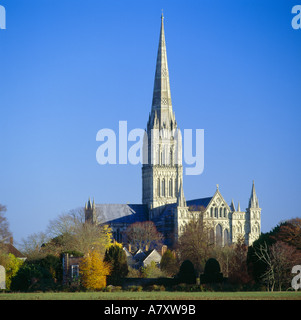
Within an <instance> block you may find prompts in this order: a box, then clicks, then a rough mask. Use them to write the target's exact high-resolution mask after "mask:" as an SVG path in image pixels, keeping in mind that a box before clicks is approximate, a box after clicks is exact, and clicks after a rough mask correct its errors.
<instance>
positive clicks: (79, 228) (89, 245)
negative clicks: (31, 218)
mask: <svg viewBox="0 0 301 320" xmlns="http://www.w3.org/2000/svg"><path fill="white" fill-rule="evenodd" d="M111 239H112V233H111V229H110V228H109V227H108V226H107V225H96V224H91V223H85V219H84V209H83V208H78V209H74V210H71V211H69V212H68V213H64V214H61V215H60V216H58V218H57V219H54V220H51V221H50V222H49V224H48V227H47V229H46V232H45V233H43V232H41V233H40V234H34V235H31V236H29V237H28V238H27V239H26V240H24V239H23V245H22V247H23V250H22V251H23V252H24V254H26V255H30V257H38V256H39V257H43V256H45V255H47V254H53V255H57V256H58V255H60V253H61V252H65V251H77V252H79V253H82V254H85V253H87V252H88V251H89V250H92V249H96V248H97V249H98V251H99V252H100V253H101V254H104V252H105V250H106V248H107V246H108V245H109V243H110V242H111Z"/></svg>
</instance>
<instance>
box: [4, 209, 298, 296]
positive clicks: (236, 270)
mask: <svg viewBox="0 0 301 320" xmlns="http://www.w3.org/2000/svg"><path fill="white" fill-rule="evenodd" d="M2 218H3V215H2ZM2 221H4V222H5V227H4V228H3V230H4V231H5V235H6V237H7V234H8V229H7V221H5V220H3V219H2ZM0 230H1V223H0ZM209 235H210V229H209V228H208V227H207V226H206V224H204V222H203V219H201V218H198V219H197V218H194V219H192V220H191V221H190V222H189V223H188V224H187V225H186V227H185V230H184V232H183V234H182V235H181V236H180V238H179V241H178V243H177V245H176V246H175V247H173V248H168V250H167V251H165V253H164V254H163V256H162V260H161V263H160V266H157V265H156V264H155V263H151V264H150V265H148V266H144V267H140V268H139V269H136V268H132V267H131V266H129V265H128V264H127V257H126V255H125V252H124V250H123V247H122V245H121V244H118V243H113V242H112V230H111V229H110V228H109V227H108V226H106V225H104V226H95V225H93V224H90V223H85V219H84V210H83V209H78V210H73V211H70V212H69V213H67V214H63V215H61V216H59V217H58V218H57V219H55V220H52V221H50V223H49V226H48V228H47V230H46V232H41V233H39V234H34V235H31V236H29V237H28V238H27V239H25V240H23V243H22V245H21V248H20V249H21V251H22V253H23V254H24V255H25V256H26V257H27V259H26V261H25V262H22V261H21V262H20V260H19V259H16V258H15V257H13V255H11V254H9V255H8V254H7V252H5V250H4V249H3V248H4V247H1V246H0V264H2V265H4V267H5V268H6V273H7V289H8V290H13V291H35V290H44V291H45V290H103V289H104V288H106V287H107V285H114V286H121V285H122V283H123V280H124V279H125V278H127V277H128V278H157V279H158V281H157V283H158V284H164V281H163V280H162V279H167V280H166V283H169V284H170V283H173V284H176V285H177V286H179V285H180V284H181V283H188V284H189V285H193V286H195V285H201V284H202V283H205V282H209V283H210V282H211V283H213V284H214V282H218V283H219V284H220V285H219V286H218V288H219V289H220V290H287V289H288V288H290V287H291V280H292V278H293V276H294V275H293V274H292V273H291V271H292V267H293V266H294V265H298V264H299V265H300V264H301V219H300V218H295V219H291V220H288V221H285V222H281V223H280V224H279V225H278V226H277V227H275V228H274V229H273V230H271V231H270V232H268V233H264V234H261V236H260V237H259V239H258V240H257V241H255V242H254V243H253V245H252V246H250V247H248V246H246V245H245V242H244V239H243V238H241V239H239V241H238V242H237V243H235V244H232V245H227V246H223V247H221V246H217V245H215V243H214V242H212V241H210V239H211V238H210V236H209ZM2 239H3V238H2ZM124 239H126V242H127V246H128V245H130V246H131V248H132V249H133V251H135V250H138V249H142V250H149V249H153V248H157V249H158V251H159V252H160V248H161V246H162V244H163V242H164V239H163V237H162V235H161V234H160V233H158V231H157V230H156V227H155V225H154V224H153V223H152V222H143V223H137V224H134V225H131V226H129V228H128V229H127V230H126V232H125V234H124ZM2 242H3V241H2ZM0 244H1V234H0ZM64 253H69V254H70V255H73V256H78V257H81V258H82V259H81V265H80V277H79V278H76V279H73V281H72V283H69V284H68V286H67V287H66V285H63V283H62V276H63V267H62V256H63V254H64ZM172 279H174V281H173V282H172V281H171V280H172ZM208 279H211V280H210V281H209V280H208ZM162 281H163V282H162ZM155 285H156V283H155ZM213 287H214V286H213ZM194 288H196V287H194Z"/></svg>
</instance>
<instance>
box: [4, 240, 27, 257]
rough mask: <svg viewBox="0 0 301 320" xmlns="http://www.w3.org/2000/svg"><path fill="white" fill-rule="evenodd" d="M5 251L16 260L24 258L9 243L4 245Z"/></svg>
mask: <svg viewBox="0 0 301 320" xmlns="http://www.w3.org/2000/svg"><path fill="white" fill-rule="evenodd" d="M4 245H5V247H6V250H7V253H11V254H13V255H14V256H15V257H16V258H23V259H24V258H26V257H25V256H24V254H23V253H21V252H20V251H19V250H18V249H17V248H16V247H15V246H14V245H12V244H11V243H5V244H4Z"/></svg>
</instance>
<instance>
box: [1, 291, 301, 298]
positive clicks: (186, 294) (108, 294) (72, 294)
mask: <svg viewBox="0 0 301 320" xmlns="http://www.w3.org/2000/svg"><path fill="white" fill-rule="evenodd" d="M0 300H301V291H297V292H292V291H289V292H168V291H165V292H127V291H123V292H46V293H43V292H37V293H0Z"/></svg>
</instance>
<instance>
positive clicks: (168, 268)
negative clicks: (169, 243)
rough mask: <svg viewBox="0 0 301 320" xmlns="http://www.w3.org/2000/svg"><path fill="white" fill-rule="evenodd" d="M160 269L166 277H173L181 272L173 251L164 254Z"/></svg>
mask: <svg viewBox="0 0 301 320" xmlns="http://www.w3.org/2000/svg"><path fill="white" fill-rule="evenodd" d="M160 268H161V270H162V271H163V272H164V273H165V274H166V275H168V276H171V277H172V276H174V275H175V274H176V273H177V272H178V271H179V266H178V262H177V259H176V258H175V256H174V254H173V253H172V252H171V250H169V249H167V250H166V252H164V254H163V256H162V259H161V262H160Z"/></svg>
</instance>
